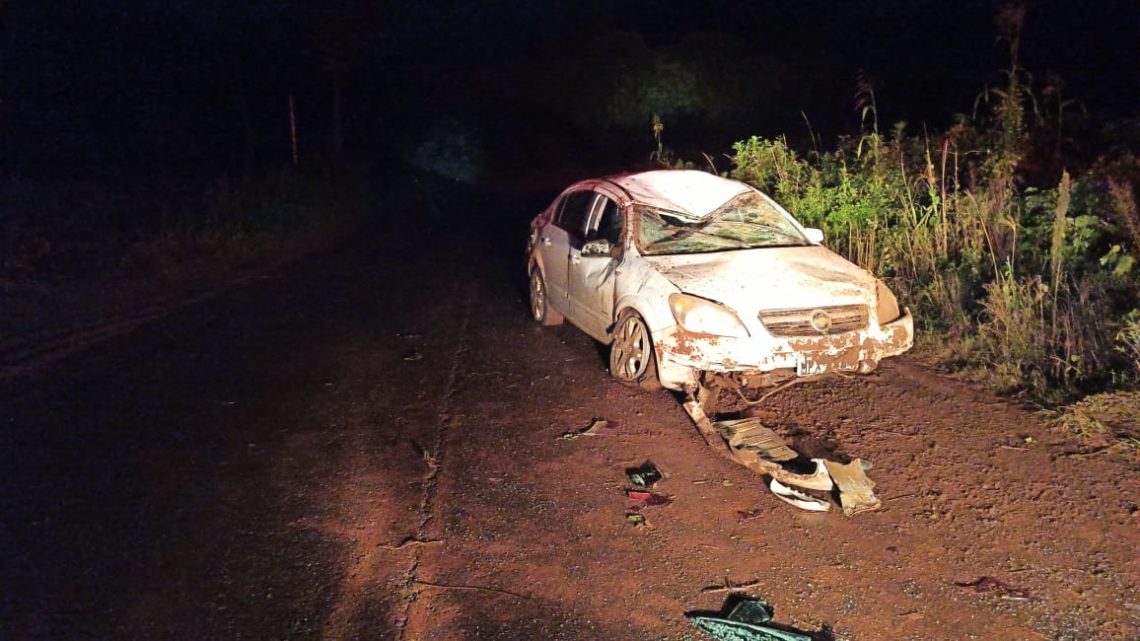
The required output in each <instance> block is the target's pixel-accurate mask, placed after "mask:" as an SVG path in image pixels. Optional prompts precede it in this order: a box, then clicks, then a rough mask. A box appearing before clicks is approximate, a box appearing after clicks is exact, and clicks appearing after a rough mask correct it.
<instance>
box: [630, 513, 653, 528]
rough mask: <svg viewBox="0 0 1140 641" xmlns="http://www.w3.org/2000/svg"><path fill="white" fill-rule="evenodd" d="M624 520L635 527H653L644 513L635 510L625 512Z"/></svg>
mask: <svg viewBox="0 0 1140 641" xmlns="http://www.w3.org/2000/svg"><path fill="white" fill-rule="evenodd" d="M625 522H626V523H629V524H630V525H632V526H633V527H634V528H636V529H642V528H644V529H647V530H651V529H653V526H652V525H650V524H649V519H647V518H645V515H644V514H638V513H637V512H628V513H626V515H625Z"/></svg>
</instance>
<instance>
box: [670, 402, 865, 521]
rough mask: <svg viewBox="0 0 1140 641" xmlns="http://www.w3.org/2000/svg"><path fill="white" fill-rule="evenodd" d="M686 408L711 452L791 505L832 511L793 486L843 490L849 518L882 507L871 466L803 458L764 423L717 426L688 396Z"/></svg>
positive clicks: (857, 461) (842, 501) (742, 421)
mask: <svg viewBox="0 0 1140 641" xmlns="http://www.w3.org/2000/svg"><path fill="white" fill-rule="evenodd" d="M684 408H685V411H686V412H688V414H689V416H690V417H691V418H692V419H693V423H694V424H696V426H697V430H698V431H699V432H700V434H701V436H702V437H703V438H704V439H705V442H706V443H708V445H709V446H710V447H712V448H713V449H714V450H715V451H716V452H717V453H718V454H721V455H723V456H726V457H727V458H729V459H731V460H732V461H734V462H736V463H739V464H740V465H743V466H744V467H747V468H748V469H750V470H752V471H753V472H756V473H758V474H761V475H763V476H767V477H769V478H770V479H771V481H770V483H769V485H768V487H769V488H770V489H771V490H772V493H773V494H775V495H776V496H777V497H778V498H779V499H780V500H782V501H784V502H785V503H788V504H790V505H794V506H796V507H798V508H801V509H804V510H810V511H815V512H825V511H827V510H828V509H830V503H827V502H825V501H823V500H822V499H819V498H816V497H812V496H809V495H806V494H804V493H802V492H800V491H799V490H796V489H793V488H792V487H791V486H794V487H796V488H803V489H809V490H818V491H821V492H827V491H830V490H831V489H832V488H838V490H839V502H840V506H841V507H842V508H843V513H844V514H846V515H847V516H854V515H856V514H860V513H863V512H869V511H872V510H877V509H879V508H880V507H881V506H882V502H881V501H880V500H879V499H878V498H877V497H876V496H875V494H874V487H875V483H874V482H873V481H871V479H869V478H867V474H866V470H868V469H870V467H871V466H870V464H869V463H867V462H865V461H862V460H860V459H855V460H854V461H851V462H850V463H846V464H844V463H839V462H837V461H831V460H827V459H822V458H808V457H806V456H803V455H801V454H799V453H798V452H796V451H795V450H793V449H792V448H790V447H788V445H787V444H786V443H785V442H784V440H783V439H781V438H780V436H779V435H778V434H776V432H774V431H773V430H772V429H771V428H769V427H767V426H765V425H763V424H762V422H761V420H760V419H759V418H755V417H750V418H742V419H733V420H724V421H717V422H713V421H712V419H710V418H709V416H708V415H707V414H706V413H705V411H704V409H703V408H702V407H701V404H700V403H699V402H698V401H697V399H696V397H695V396H693V395H692V394H689V395H688V396H687V397H686V399H685V402H684Z"/></svg>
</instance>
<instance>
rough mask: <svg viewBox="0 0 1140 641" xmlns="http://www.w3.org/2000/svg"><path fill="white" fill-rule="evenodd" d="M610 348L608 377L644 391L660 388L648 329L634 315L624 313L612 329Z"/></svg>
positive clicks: (642, 321) (634, 313)
mask: <svg viewBox="0 0 1140 641" xmlns="http://www.w3.org/2000/svg"><path fill="white" fill-rule="evenodd" d="M613 336H614V340H613V344H612V345H611V346H610V374H611V375H612V376H613V377H614V378H616V379H617V380H618V381H620V382H621V383H622V384H624V385H628V386H630V387H640V388H642V389H646V390H657V389H661V382H660V381H659V380H658V379H657V357H656V355H655V354H654V352H653V340H652V339H651V338H650V336H649V327H647V326H646V325H645V320H644V319H642V318H641V316H639V315H638V314H637V312H633V311H626V312H623V313H622V315H621V317H619V318H618V322H617V324H616V325H615V327H614V335H613Z"/></svg>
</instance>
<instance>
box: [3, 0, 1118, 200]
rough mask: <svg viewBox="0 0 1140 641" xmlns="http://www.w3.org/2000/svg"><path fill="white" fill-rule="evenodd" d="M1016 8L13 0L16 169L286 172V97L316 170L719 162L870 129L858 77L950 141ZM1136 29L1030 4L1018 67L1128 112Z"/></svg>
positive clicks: (10, 116)
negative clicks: (721, 156)
mask: <svg viewBox="0 0 1140 641" xmlns="http://www.w3.org/2000/svg"><path fill="white" fill-rule="evenodd" d="M1002 6H1003V5H1002V3H1001V2H998V1H997V0H963V1H955V2H946V1H944V0H937V1H935V0H883V1H870V0H843V1H827V0H799V1H796V2H774V1H770V0H728V1H722V2H701V3H696V2H653V1H646V0H632V1H630V0H623V1H617V0H586V1H578V2H566V3H554V2H539V1H525V2H524V1H510V0H488V1H485V2H479V3H468V2H459V1H456V0H431V1H412V2H372V1H367V0H329V1H325V2H301V1H299V0H292V1H288V0H287V1H281V0H244V1H242V2H232V1H230V0H197V1H188V0H119V1H114V2H92V1H83V0H60V1H55V2H22V3H13V2H8V3H5V4H4V5H2V9H0V11H2V12H3V13H2V20H3V23H2V25H0V29H2V30H0V38H2V58H0V62H2V65H3V67H2V72H0V73H2V75H0V78H2V81H0V123H2V127H3V128H2V131H3V135H2V136H0V141H2V142H0V145H2V153H3V156H2V158H3V167H4V171H5V172H8V173H13V172H15V173H19V174H32V173H34V174H37V175H41V174H52V173H61V174H65V175H75V174H76V173H81V174H87V173H90V174H92V175H95V174H97V173H98V172H100V171H107V170H108V168H109V167H117V168H124V167H127V168H132V169H131V171H133V172H134V175H137V176H138V177H139V179H141V180H146V177H147V176H148V175H154V174H156V173H162V172H171V171H181V170H182V169H185V168H187V167H193V168H196V170H199V171H206V172H208V173H218V172H241V171H248V170H251V169H254V168H257V167H264V166H267V165H273V164H275V163H282V162H287V161H288V159H289V128H288V112H287V105H288V99H289V98H288V97H289V96H290V95H293V96H294V97H295V103H296V112H297V127H298V135H299V141H300V148H301V153H302V157H303V159H305V160H307V161H309V162H315V161H316V160H317V159H327V158H330V157H337V156H343V155H345V154H348V155H353V156H354V157H360V156H364V157H368V158H370V159H383V160H385V161H387V160H392V161H401V160H407V159H410V158H413V157H414V155H415V153H416V151H417V149H420V148H421V147H422V146H423V144H424V141H425V140H432V139H435V140H441V141H443V143H442V144H443V145H444V146H447V145H449V144H451V145H453V146H458V147H466V146H470V147H471V148H473V149H474V150H475V151H474V152H472V153H475V154H477V155H478V158H474V159H472V158H467V157H464V158H462V159H461V162H472V163H478V164H480V165H481V166H485V167H487V168H490V169H491V170H494V169H495V168H499V169H502V170H503V171H499V172H498V173H499V174H500V175H503V174H505V175H511V174H512V172H514V171H515V170H516V168H521V167H529V168H532V169H535V168H536V167H541V166H543V165H545V164H550V163H558V162H562V161H565V160H566V159H567V158H570V157H577V158H579V159H582V160H580V161H579V162H578V163H577V164H579V165H590V164H593V163H596V164H604V165H608V166H607V167H605V169H610V168H614V167H621V166H623V165H625V164H628V163H631V162H634V161H635V160H643V159H644V157H645V156H646V155H647V154H648V152H649V151H651V150H652V148H653V144H654V143H653V137H652V132H651V128H650V119H651V117H652V113H654V112H656V113H659V114H660V115H661V117H662V119H663V120H664V123H665V131H664V133H663V136H664V140H665V141H666V143H667V144H669V145H671V146H673V147H675V148H676V149H678V150H680V151H682V152H690V153H692V152H696V151H705V152H708V153H710V154H714V155H715V154H717V153H719V152H721V151H724V150H726V149H727V148H728V146H729V145H730V144H731V143H732V142H733V141H735V140H740V139H743V138H746V137H748V136H751V135H762V136H776V135H781V134H786V135H787V136H788V137H789V139H791V140H792V141H793V143H802V142H803V141H804V140H806V139H807V132H808V124H807V123H808V122H810V126H811V127H812V129H813V130H814V131H815V132H816V134H818V135H819V137H820V139H821V140H822V141H824V144H827V143H828V141H831V140H833V139H834V136H835V135H836V134H843V133H856V132H857V131H858V130H859V126H860V114H859V113H858V112H857V110H856V107H855V104H854V102H853V96H854V95H855V91H856V82H857V78H860V77H863V78H865V79H866V80H868V81H870V82H871V83H872V84H873V86H874V88H875V93H876V99H877V105H878V109H879V120H880V123H881V125H882V126H883V127H884V128H886V127H889V126H891V125H892V124H894V123H895V122H897V121H907V122H908V123H910V124H909V127H910V131H914V130H915V128H916V127H922V126H929V127H931V128H935V129H943V128H945V127H946V126H948V125H950V124H951V123H952V122H953V119H954V114H959V113H962V114H969V113H970V112H971V110H972V109H973V106H974V100H975V98H976V97H977V96H978V95H979V94H980V93H981V92H982V91H983V89H984V88H985V87H986V86H994V85H995V84H1000V83H1002V82H1003V79H1002V76H1001V70H1002V69H1005V68H1007V67H1008V64H1009V61H1008V46H1007V43H1005V42H1002V41H1000V40H999V38H998V29H997V27H996V26H995V16H996V15H997V14H998V13H999V11H1000V10H1001V8H1002ZM1138 21H1140V14H1138V11H1137V9H1136V4H1135V3H1134V2H1130V1H1123V0H1122V1H1106V2H1090V3H1078V2H1061V1H1047V2H1031V3H1028V5H1027V18H1026V24H1025V28H1024V34H1023V41H1022V43H1021V63H1022V66H1023V67H1025V68H1026V69H1027V70H1028V71H1029V72H1031V73H1032V74H1033V81H1034V83H1035V86H1036V89H1037V90H1041V89H1042V88H1043V87H1045V86H1046V85H1050V86H1053V87H1057V86H1059V85H1058V82H1057V78H1060V79H1062V80H1063V85H1064V90H1063V92H1064V95H1065V96H1066V99H1068V98H1072V99H1075V100H1076V101H1079V104H1076V103H1074V113H1077V112H1078V111H1079V108H1080V107H1083V108H1085V109H1087V111H1088V112H1089V119H1090V120H1092V121H1096V122H1106V121H1111V120H1114V119H1119V118H1122V117H1125V116H1133V115H1135V107H1136V99H1137V96H1140V46H1138V44H1137V43H1138V41H1140V29H1138ZM338 95H339V96H340V97H339V99H338V98H337V96H338ZM338 103H339V106H338ZM457 140H458V141H459V142H456V141H457ZM449 141H450V142H449ZM464 153H466V152H464ZM460 155H463V154H460ZM583 170H586V169H585V168H583ZM536 171H537V169H536ZM127 175H132V174H131V173H130V172H128V173H127ZM519 178H520V179H526V176H524V175H521V174H520V175H519Z"/></svg>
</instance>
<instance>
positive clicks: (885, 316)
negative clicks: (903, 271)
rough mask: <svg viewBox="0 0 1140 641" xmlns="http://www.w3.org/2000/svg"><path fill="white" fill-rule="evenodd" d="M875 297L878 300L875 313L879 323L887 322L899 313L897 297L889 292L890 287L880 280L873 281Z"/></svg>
mask: <svg viewBox="0 0 1140 641" xmlns="http://www.w3.org/2000/svg"><path fill="white" fill-rule="evenodd" d="M875 298H876V299H878V301H879V302H878V307H877V313H878V316H879V324H880V325H883V324H885V323H889V322H891V321H893V320H895V319H896V318H898V317H899V316H900V315H901V314H900V313H899V301H898V299H897V298H895V295H894V294H893V293H891V289H890V288H889V287H887V285H886V283H884V282H883V281H881V280H876V281H875Z"/></svg>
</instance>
